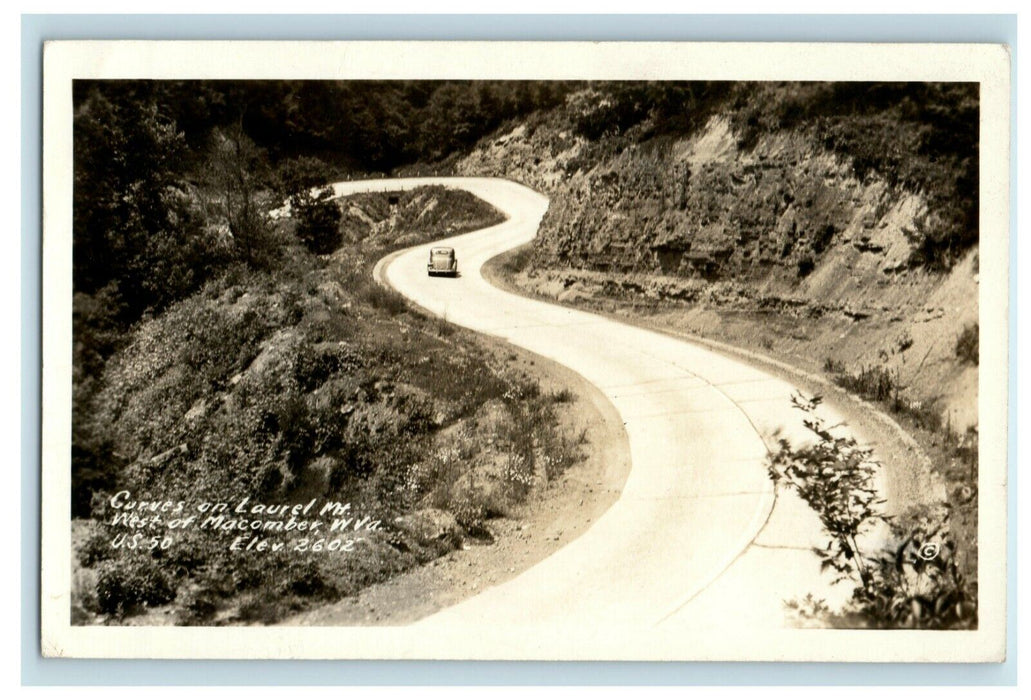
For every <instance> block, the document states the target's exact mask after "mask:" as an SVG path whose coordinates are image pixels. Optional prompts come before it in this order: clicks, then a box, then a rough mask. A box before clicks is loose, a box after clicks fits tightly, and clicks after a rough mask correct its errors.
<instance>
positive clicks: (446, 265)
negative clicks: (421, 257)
mask: <svg viewBox="0 0 1031 700" xmlns="http://www.w3.org/2000/svg"><path fill="white" fill-rule="evenodd" d="M426 272H427V273H429V275H430V276H431V277H432V276H433V275H450V276H451V277H454V276H456V275H457V274H458V258H456V257H455V249H454V248H448V247H446V246H435V247H433V248H430V261H429V263H428V264H427V265H426Z"/></svg>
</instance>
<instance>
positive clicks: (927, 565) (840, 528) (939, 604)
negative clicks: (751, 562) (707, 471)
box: [768, 395, 977, 629]
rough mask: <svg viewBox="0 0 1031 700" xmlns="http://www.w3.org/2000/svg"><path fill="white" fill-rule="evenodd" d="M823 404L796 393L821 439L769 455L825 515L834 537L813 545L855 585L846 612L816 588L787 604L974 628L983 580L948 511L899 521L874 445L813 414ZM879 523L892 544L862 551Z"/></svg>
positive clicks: (860, 621)
mask: <svg viewBox="0 0 1031 700" xmlns="http://www.w3.org/2000/svg"><path fill="white" fill-rule="evenodd" d="M819 404H820V398H819V397H813V398H808V399H807V398H804V397H802V396H799V395H796V396H793V397H792V405H793V407H794V408H796V409H798V410H801V411H803V412H804V413H805V416H806V417H805V418H804V419H803V422H804V424H805V426H806V427H807V428H808V429H809V430H810V431H811V432H812V433H813V434H814V435H815V436H816V441H815V443H813V444H810V445H803V446H801V447H793V446H792V445H791V444H790V443H788V441H787V440H783V439H782V440H781V441H780V448H779V449H778V451H777V452H776V453H774V454H772V455H771V456H770V459H769V464H768V466H769V471H770V476H771V478H773V479H774V481H775V482H777V483H779V484H785V485H787V486H789V487H790V488H793V489H795V491H796V492H797V493H798V495H799V496H800V497H801V498H802V500H804V501H805V502H806V503H807V504H808V505H809V507H810V508H812V509H813V511H815V512H816V514H817V515H818V516H819V518H820V523H821V525H823V528H824V531H825V532H826V533H827V535H828V536H829V537H830V541H829V543H828V545H827V547H826V548H816V549H815V551H816V553H817V554H818V555H819V556H820V558H821V560H822V565H823V567H824V568H831V569H833V570H834V571H836V572H838V573H839V574H840V576H839V579H838V580H839V581H841V580H848V579H851V580H852V581H854V582H855V583H856V584H857V585H856V588H855V590H854V591H853V595H852V598H851V600H850V601H849V603H848V604H847V605H846V606H845V608H844V609H842V610H841V611H831V610H830V609H829V608H828V607H827V606H826V604H825V603H824V602H823V601H822V600H819V599H816V598H814V597H813V596H812V595H811V594H810V595H809V596H808V597H807V598H806V599H805V600H803V601H789V602H788V603H787V607H789V608H791V609H794V610H795V611H796V613H798V614H799V615H801V616H802V617H803V618H811V617H824V618H827V619H828V620H829V621H830V622H832V623H835V624H839V625H860V626H866V627H875V628H898V627H903V628H919V629H970V628H973V627H976V625H977V586H976V583H974V582H972V581H970V580H969V579H967V578H966V577H965V576H964V575H963V573H962V571H961V569H960V566H959V561H960V556H959V552H958V546H957V544H956V541H955V539H954V538H953V537H952V536H951V534H950V532H949V522H948V515H947V512H946V513H945V514H934V513H924V512H913V513H909V514H907V515H906V516H905V517H902V518H898V519H889V518H887V517H886V516H885V515H884V514H883V513H881V512H880V505H881V503H882V501H880V500H879V499H878V497H877V492H876V490H875V488H874V485H873V477H874V473H875V470H876V468H877V466H878V465H877V462H876V461H874V460H873V453H872V450H869V449H865V448H861V447H859V446H858V444H857V443H856V440H855V439H854V438H851V437H837V436H834V435H832V434H831V432H830V430H829V429H827V428H826V427H825V426H824V424H823V421H822V420H821V419H820V418H819V417H817V416H816V414H815V410H816V408H817V406H818V405H819ZM880 523H888V525H889V529H890V533H891V534H890V538H889V543H888V545H887V546H884V547H881V548H879V549H878V550H876V551H864V550H863V549H861V547H860V544H859V543H860V541H861V538H862V535H863V534H864V533H866V532H868V531H869V530H870V529H872V528H873V527H874V526H875V525H877V524H880Z"/></svg>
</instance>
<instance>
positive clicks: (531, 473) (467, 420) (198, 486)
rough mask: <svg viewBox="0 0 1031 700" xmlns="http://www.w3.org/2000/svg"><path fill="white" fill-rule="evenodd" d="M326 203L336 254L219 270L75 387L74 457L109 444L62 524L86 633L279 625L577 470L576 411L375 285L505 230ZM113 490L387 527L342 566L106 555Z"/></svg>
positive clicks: (83, 477)
mask: <svg viewBox="0 0 1031 700" xmlns="http://www.w3.org/2000/svg"><path fill="white" fill-rule="evenodd" d="M334 206H335V207H338V208H339V210H340V212H341V217H340V222H339V228H340V235H341V238H342V239H344V240H345V241H346V242H345V243H343V244H342V245H341V246H340V247H339V248H337V250H336V251H335V252H334V253H333V254H332V255H330V256H325V257H316V256H313V255H311V254H309V253H307V252H306V251H305V250H304V249H303V248H302V247H301V246H299V245H296V244H294V245H291V246H289V247H288V248H287V249H286V250H285V251H284V255H283V258H282V259H281V260H280V265H279V266H278V267H277V269H275V270H274V271H255V270H249V269H246V268H244V267H241V266H236V267H232V268H230V269H229V270H228V271H227V272H226V273H225V274H223V275H220V276H218V277H216V278H215V279H213V280H212V281H210V282H209V283H207V284H206V285H205V286H204V287H203V288H202V289H201V290H200V291H199V292H197V293H196V294H194V295H191V296H189V297H187V298H185V299H183V300H182V301H180V302H177V303H175V304H173V305H172V306H170V307H169V308H168V309H167V310H166V311H164V312H163V313H161V314H160V315H157V316H156V317H154V318H148V319H144V320H143V321H142V322H140V323H138V324H136V325H135V326H134V327H133V328H132V330H131V331H130V332H129V333H128V335H127V338H126V339H125V341H124V345H123V346H122V347H121V348H120V349H118V350H117V351H115V352H114V353H113V354H112V356H111V357H110V359H108V360H107V362H106V365H105V367H104V370H103V372H102V373H101V374H100V376H99V377H97V378H96V379H95V381H94V382H93V383H91V384H90V385H89V387H88V391H87V390H86V389H85V388H80V389H79V392H78V394H79V395H78V396H77V401H78V403H79V407H78V411H79V412H78V414H77V422H76V430H77V431H78V433H79V435H80V442H79V443H78V446H79V449H80V451H85V450H84V447H85V445H84V444H83V443H85V444H86V445H94V446H106V448H103V449H101V448H97V450H96V451H95V452H94V454H93V461H92V464H93V466H94V469H93V470H91V471H88V472H87V471H85V470H79V471H77V472H76V473H75V474H74V479H73V485H74V494H73V496H74V499H75V501H74V503H73V507H74V510H75V512H76V514H78V515H82V516H89V519H85V518H83V519H81V520H78V521H76V523H75V525H74V528H73V539H74V542H75V545H74V556H75V557H76V559H77V561H78V564H79V566H78V568H77V571H76V576H75V580H76V584H75V588H74V591H73V605H74V607H73V619H74V621H75V622H76V623H78V624H90V623H97V622H107V623H122V622H128V623H130V624H168V623H175V624H241V623H254V622H262V623H268V622H272V621H275V620H277V619H279V618H280V617H282V616H283V615H286V614H289V613H291V612H296V611H298V610H303V609H305V608H307V607H310V606H312V605H318V604H320V603H324V602H328V601H335V600H338V599H340V598H342V597H346V596H351V595H354V594H355V593H357V592H358V591H360V590H362V589H363V588H365V587H367V586H369V585H371V584H374V583H376V582H379V581H382V580H385V579H387V578H390V577H392V576H394V575H396V574H398V573H399V572H403V571H406V570H408V569H411V568H413V567H416V566H417V565H419V564H422V563H425V562H427V561H431V560H433V559H435V558H437V557H439V556H440V555H442V554H445V553H447V552H450V551H452V550H453V549H455V548H456V547H461V546H462V542H463V539H469V538H471V539H473V540H484V539H486V540H487V541H490V540H491V538H492V535H491V530H492V528H494V527H496V526H494V525H491V524H490V522H489V521H490V520H492V519H496V518H498V517H501V516H504V515H508V514H512V513H514V512H515V511H516V510H518V509H519V508H520V507H521V506H522V504H523V503H525V502H526V501H527V499H533V498H536V497H537V496H536V495H537V494H539V493H540V492H541V491H542V490H543V489H544V488H546V486H547V484H548V482H549V480H553V479H556V478H557V477H558V476H559V475H560V474H562V472H563V471H564V470H565V469H566V468H568V467H569V466H571V465H572V464H573V463H575V462H577V461H578V460H579V459H580V457H581V447H580V443H579V442H577V438H576V437H575V435H569V433H570V431H572V430H573V428H572V426H569V425H566V424H565V423H564V422H563V417H562V415H561V414H562V413H563V412H564V411H565V408H566V407H565V406H564V405H560V404H569V403H570V402H572V401H574V400H575V399H574V397H572V396H571V395H569V394H568V393H567V394H561V395H554V394H546V393H544V392H542V391H541V389H540V386H539V384H537V383H536V382H535V381H534V380H533V379H531V378H530V377H529V376H528V375H527V374H525V372H523V371H519V370H517V369H515V368H514V367H511V366H510V365H512V364H513V363H510V362H509V361H507V360H506V358H505V357H503V356H501V355H499V354H498V351H497V349H496V348H494V347H492V346H485V345H483V344H480V343H478V342H477V341H476V340H475V339H474V338H473V337H472V336H471V335H466V334H463V333H459V332H458V331H456V330H454V329H453V328H451V327H450V326H447V325H446V324H441V323H438V322H435V321H433V320H431V319H429V318H427V317H426V316H424V315H422V314H420V313H417V312H415V311H412V310H409V308H408V307H407V305H406V304H405V303H404V301H403V300H402V299H401V298H400V297H398V296H397V295H396V294H394V293H392V292H389V291H387V290H385V289H383V288H381V287H379V286H378V285H377V284H376V283H375V282H374V281H373V280H372V274H371V266H372V264H373V263H374V262H375V261H376V260H377V259H378V258H379V257H381V256H382V255H384V254H386V253H387V252H389V251H390V250H394V249H396V248H398V247H400V246H402V245H405V244H411V243H414V242H417V241H420V240H429V239H433V238H436V237H439V236H442V235H446V234H447V233H452V232H461V231H464V230H471V229H475V228H482V227H485V226H489V225H491V224H493V223H496V222H497V221H499V220H500V214H499V213H498V212H497V211H496V210H494V209H493V208H491V207H489V206H488V205H486V204H484V203H483V202H481V201H480V200H477V199H475V198H474V197H472V196H470V195H468V194H467V193H458V192H453V191H450V190H445V189H444V188H439V187H435V188H425V189H421V190H414V191H410V192H405V193H387V194H378V195H363V196H360V197H351V198H345V199H343V200H340V201H339V202H336V203H334ZM356 222H360V224H361V225H357V224H356ZM296 225H297V224H296V222H295V221H293V220H290V219H282V220H280V221H279V223H278V229H279V234H280V235H281V236H283V237H284V240H289V236H290V235H291V234H290V232H291V230H292V229H293V228H294V227H295V226H296ZM455 378H461V380H460V381H455ZM560 426H561V427H560ZM579 429H580V428H578V430H579ZM583 435H584V433H581V436H580V440H581V441H582V440H583V439H584V438H583ZM82 436H88V438H89V439H88V440H86V439H83V437H82ZM78 456H79V459H80V464H82V461H84V459H85V458H86V456H87V455H84V454H82V453H81V452H80V454H79V455H78ZM119 493H122V494H123V495H122V497H121V500H122V501H130V502H135V501H137V500H140V501H145V502H150V503H158V504H160V503H163V502H166V501H171V502H173V503H174V502H182V503H184V504H186V508H187V509H192V508H195V507H196V506H197V504H202V503H205V502H209V503H215V502H225V503H240V502H247V501H250V502H252V503H279V502H287V503H306V502H308V501H309V500H310V499H330V500H333V501H336V502H341V503H342V502H347V503H349V504H350V507H353V508H354V510H355V512H359V513H362V514H364V515H367V516H368V517H370V518H374V519H375V520H376V521H379V522H380V523H382V524H383V525H382V526H381V527H380V528H379V529H377V530H375V531H372V532H369V533H365V537H364V539H363V540H361V541H360V542H359V543H358V544H357V545H356V549H355V550H354V551H352V552H350V553H348V554H341V553H337V554H335V555H334V554H332V553H330V554H328V555H327V554H326V553H321V554H320V553H318V550H317V549H313V550H311V551H307V552H304V553H299V552H296V551H288V550H279V551H278V552H276V551H275V550H273V552H272V553H271V554H269V555H268V556H243V555H241V554H239V553H234V552H232V551H230V549H229V548H228V543H229V542H230V541H231V540H232V536H231V535H226V534H225V533H224V532H220V531H218V530H211V529H205V528H201V529H197V528H192V529H188V530H185V531H183V532H182V533H181V534H180V533H177V532H176V531H175V530H174V529H166V525H159V526H149V527H146V526H140V529H139V530H136V532H138V533H141V534H145V535H146V536H147V537H148V538H149V537H152V536H153V537H157V538H158V539H159V540H161V539H162V538H168V539H167V542H168V546H167V547H166V546H164V545H161V546H158V547H156V548H152V549H150V550H147V549H144V547H142V546H141V547H139V548H137V547H136V546H135V545H133V546H129V545H127V544H123V545H122V546H118V545H112V543H116V542H118V541H119V539H118V538H119V535H120V534H125V532H126V528H125V526H124V525H119V526H113V525H112V523H113V520H114V519H115V518H116V517H117V516H118V515H119V513H120V512H121V513H124V512H125V511H120V510H118V509H116V508H115V507H113V504H114V500H112V499H114V498H115V497H116V494H119ZM142 512H143V513H147V514H149V513H150V511H149V510H147V509H143V510H142ZM235 512H239V511H234V513H235ZM167 527H171V526H170V525H168V526H167ZM130 532H132V530H130ZM330 539H331V538H330Z"/></svg>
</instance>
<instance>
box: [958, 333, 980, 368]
mask: <svg viewBox="0 0 1031 700" xmlns="http://www.w3.org/2000/svg"><path fill="white" fill-rule="evenodd" d="M980 337H981V329H980V326H979V325H978V324H977V323H968V324H967V325H965V326H963V332H962V333H960V334H959V338H957V339H956V357H958V358H959V359H960V362H965V363H967V364H970V365H974V366H975V367H977V364H978V361H979V360H980V350H979V349H978V344H979V340H980Z"/></svg>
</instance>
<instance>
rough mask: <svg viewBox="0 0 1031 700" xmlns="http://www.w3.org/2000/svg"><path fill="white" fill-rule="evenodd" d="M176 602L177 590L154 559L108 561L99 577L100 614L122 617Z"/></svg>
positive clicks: (98, 604) (98, 603)
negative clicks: (145, 608)
mask: <svg viewBox="0 0 1031 700" xmlns="http://www.w3.org/2000/svg"><path fill="white" fill-rule="evenodd" d="M174 599H175V587H174V585H173V583H172V581H171V580H170V579H169V577H168V576H167V575H166V574H165V573H164V572H163V571H162V570H161V569H160V568H159V567H158V566H157V564H156V562H154V560H152V559H149V558H146V557H137V558H133V559H132V560H131V561H130V560H129V558H125V559H123V560H115V561H108V562H105V563H104V564H103V565H102V566H101V569H100V573H99V575H98V577H97V607H98V609H99V612H102V613H106V614H108V615H115V616H118V617H121V616H122V615H125V614H127V613H130V612H132V611H134V610H136V609H137V608H139V607H140V606H143V605H162V604H164V603H168V602H170V601H172V600H174Z"/></svg>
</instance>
